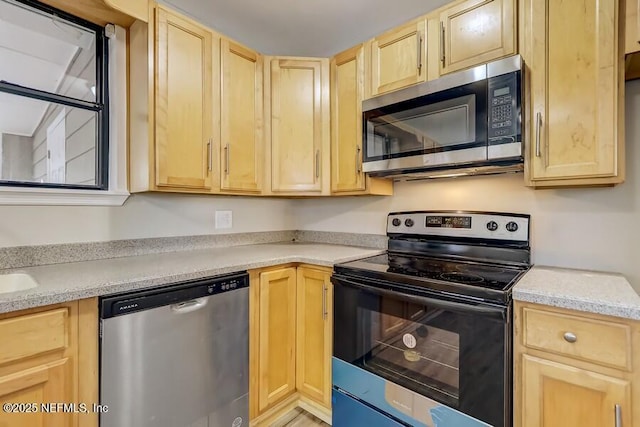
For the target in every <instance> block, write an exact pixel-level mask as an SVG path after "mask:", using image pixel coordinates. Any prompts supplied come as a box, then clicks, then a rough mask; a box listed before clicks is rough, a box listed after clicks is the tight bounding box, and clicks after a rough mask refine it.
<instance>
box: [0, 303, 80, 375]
mask: <svg viewBox="0 0 640 427" xmlns="http://www.w3.org/2000/svg"><path fill="white" fill-rule="evenodd" d="M68 335H69V311H68V309H67V308H58V309H55V310H49V311H43V312H40V313H34V314H29V315H25V316H18V317H14V318H9V319H5V320H2V321H0V341H1V342H2V346H0V365H3V364H5V363H8V362H12V361H14V360H18V359H24V358H27V357H31V356H36V355H38V354H42V353H45V352H49V351H53V350H61V349H64V348H66V347H67V345H68V342H69V341H68Z"/></svg>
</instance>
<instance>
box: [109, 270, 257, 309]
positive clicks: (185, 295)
mask: <svg viewBox="0 0 640 427" xmlns="http://www.w3.org/2000/svg"><path fill="white" fill-rule="evenodd" d="M247 287H249V275H248V274H247V273H246V272H242V273H234V274H229V275H226V276H216V277H210V278H205V279H197V280H191V281H187V282H179V283H174V284H171V285H165V286H162V287H160V288H153V289H147V290H142V291H134V292H129V293H126V294H119V295H113V296H108V297H102V298H101V299H100V317H101V318H102V319H108V318H110V317H115V316H120V315H124V314H129V313H134V312H137V311H142V310H149V309H152V308H156V307H162V306H167V305H170V306H174V305H178V304H179V305H180V306H181V307H185V306H186V305H189V304H191V305H195V304H197V302H198V301H196V300H198V299H200V298H205V297H210V296H214V295H217V294H222V293H225V292H233V291H237V290H239V289H243V288H247Z"/></svg>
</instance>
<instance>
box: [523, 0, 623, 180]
mask: <svg viewBox="0 0 640 427" xmlns="http://www.w3.org/2000/svg"><path fill="white" fill-rule="evenodd" d="M622 4H624V2H622ZM520 13H521V16H520V22H521V26H520V34H521V50H522V56H523V58H524V62H525V64H526V66H527V70H526V77H527V79H528V87H529V99H528V100H527V102H526V107H525V108H526V112H525V120H526V121H525V126H526V130H525V134H526V140H527V141H529V143H528V150H529V151H528V153H527V154H528V162H527V166H526V167H527V169H528V171H526V172H527V174H528V180H529V184H530V185H531V186H534V187H554V186H584V185H612V184H617V183H620V182H623V181H624V133H623V132H624V126H623V122H624V33H623V32H622V31H621V30H622V29H623V28H624V25H622V24H621V22H620V19H619V18H620V17H621V16H624V10H621V3H620V2H618V0H601V1H596V0H586V1H582V2H570V1H545V0H521V11H520ZM567 34H580V37H567Z"/></svg>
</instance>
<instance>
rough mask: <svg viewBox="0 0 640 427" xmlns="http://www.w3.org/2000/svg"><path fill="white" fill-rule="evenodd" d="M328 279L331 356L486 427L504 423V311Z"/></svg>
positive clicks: (368, 282) (507, 327)
mask: <svg viewBox="0 0 640 427" xmlns="http://www.w3.org/2000/svg"><path fill="white" fill-rule="evenodd" d="M331 280H332V282H333V283H334V285H335V286H334V313H335V314H334V316H335V317H334V350H333V351H334V357H335V358H337V359H339V360H341V361H343V362H346V363H347V364H350V365H352V366H356V367H358V368H360V369H362V370H364V371H368V372H370V373H373V374H375V375H377V376H379V377H381V378H382V379H384V380H387V381H389V382H392V383H394V384H397V385H398V386H400V387H402V389H407V390H411V391H413V392H415V393H418V394H419V395H422V396H426V397H428V398H430V399H433V400H434V401H436V402H440V403H443V404H445V405H446V406H448V407H450V408H453V409H456V410H458V411H460V412H462V413H464V414H467V415H469V416H471V417H473V418H476V419H478V420H481V421H483V422H486V423H488V424H490V425H492V426H509V425H511V424H510V421H509V420H510V417H511V410H510V408H511V393H510V389H511V374H510V370H511V357H510V353H511V346H510V342H511V338H510V337H511V321H510V316H511V312H510V310H509V308H508V307H501V306H495V305H489V304H482V303H479V302H472V301H468V302H464V301H457V300H455V299H454V298H445V297H443V296H442V295H438V294H436V293H431V292H429V291H416V293H419V295H415V294H413V293H412V294H411V295H410V294H408V293H406V290H405V291H404V292H401V291H399V289H400V288H402V285H401V284H394V283H390V282H381V281H377V280H372V279H365V278H353V277H350V276H345V275H340V274H334V275H333V276H332V279H331ZM340 387H341V388H344V387H345V385H344V384H343V385H341V386H340ZM346 388H347V390H346V391H347V392H350V390H349V386H348V385H347V386H346ZM364 398H365V399H366V396H365V397H364ZM372 404H373V403H372Z"/></svg>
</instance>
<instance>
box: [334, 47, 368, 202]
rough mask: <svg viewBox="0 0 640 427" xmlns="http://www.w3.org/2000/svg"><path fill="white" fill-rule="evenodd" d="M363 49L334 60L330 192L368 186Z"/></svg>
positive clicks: (357, 48)
mask: <svg viewBox="0 0 640 427" xmlns="http://www.w3.org/2000/svg"><path fill="white" fill-rule="evenodd" d="M363 97H364V49H363V47H362V46H358V47H356V48H354V49H350V50H348V51H345V52H343V53H341V54H339V55H336V57H335V58H333V60H332V61H331V191H333V192H341V191H358V190H364V189H365V179H364V172H363V171H362V99H363Z"/></svg>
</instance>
